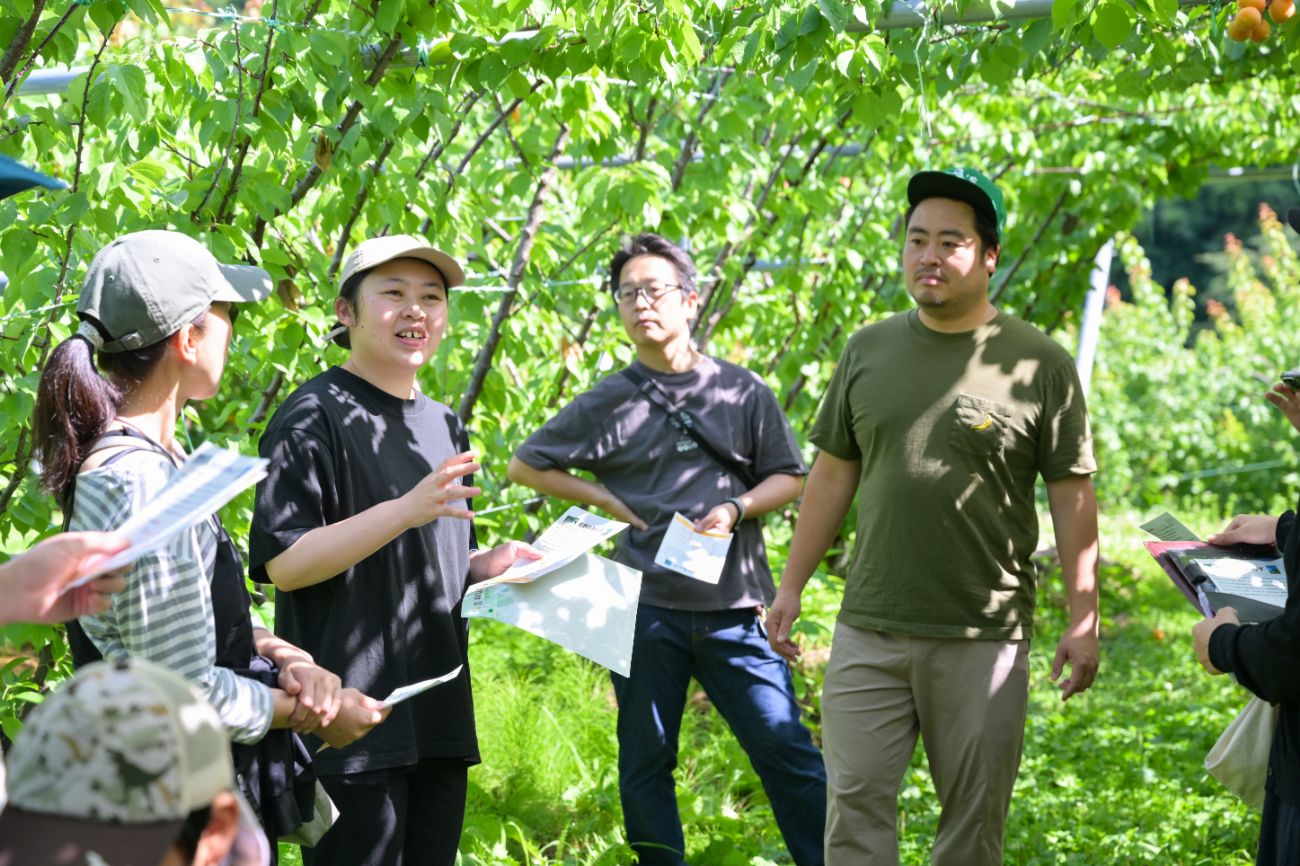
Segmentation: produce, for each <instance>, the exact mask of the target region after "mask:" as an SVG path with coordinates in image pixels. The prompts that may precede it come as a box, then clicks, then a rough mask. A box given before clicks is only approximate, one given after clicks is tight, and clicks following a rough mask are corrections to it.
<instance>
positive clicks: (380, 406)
mask: <svg viewBox="0 0 1300 866" xmlns="http://www.w3.org/2000/svg"><path fill="white" fill-rule="evenodd" d="M467 448H468V442H467V439H466V436H465V431H464V428H463V427H462V426H461V424H460V420H459V419H458V418H457V417H456V415H455V414H454V413H453V412H452V411H451V410H450V409H448V408H447V407H446V406H443V405H442V404H441V403H436V402H434V401H433V400H430V399H429V398H428V397H425V396H424V395H419V396H417V397H416V398H415V399H413V400H402V399H399V398H397V397H394V396H392V395H391V394H388V393H387V392H385V391H382V390H381V389H379V388H376V387H375V386H374V385H371V384H370V383H369V382H367V381H365V380H364V379H361V378H360V377H358V376H356V375H353V374H352V373H349V372H348V371H346V370H344V369H342V368H340V367H334V368H331V369H329V370H327V371H325V372H324V373H322V374H320V375H319V376H317V377H315V378H314V379H312V380H311V381H309V382H307V383H306V384H304V385H303V386H302V387H301V388H299V389H298V390H296V391H294V392H293V394H291V395H290V396H289V399H288V400H286V401H285V403H284V405H283V406H281V407H280V409H279V411H277V412H276V413H275V416H274V417H273V418H272V419H271V422H270V424H269V425H268V426H267V428H266V432H265V433H264V434H263V435H262V440H261V444H260V446H259V450H260V452H261V454H262V456H263V457H265V458H267V459H268V460H270V466H269V467H268V473H269V474H268V475H267V477H266V479H265V480H264V481H262V482H261V483H260V484H259V485H258V486H257V504H256V508H255V512H254V515H253V526H252V532H251V534H250V537H249V568H250V572H251V574H252V577H253V579H254V580H257V581H259V582H263V583H266V582H269V580H268V578H267V575H266V563H267V561H268V560H271V559H274V558H275V557H276V556H278V555H280V554H281V553H283V552H284V551H285V550H287V549H288V548H289V547H290V546H291V545H292V544H293V543H294V542H295V541H297V540H298V539H299V538H300V537H301V536H302V535H304V534H306V533H307V532H309V531H311V530H313V529H316V528H317V527H321V526H327V525H330V524H333V523H337V522H339V521H340V520H345V519H346V518H349V517H352V516H353V515H356V514H359V513H361V512H362V511H365V510H366V509H368V508H371V507H373V506H375V505H378V504H380V503H382V502H387V501H389V500H391V499H395V498H397V497H399V496H401V495H403V494H405V493H406V492H407V491H409V490H410V489H411V488H412V487H414V486H415V484H416V483H417V482H418V481H420V479H422V478H424V477H425V476H426V475H428V474H429V473H430V472H431V471H433V469H434V468H436V467H437V465H438V464H439V463H441V462H442V461H443V460H445V459H447V458H448V457H450V456H452V455H453V454H456V453H459V452H461V451H464V450H466V449H467ZM464 483H465V484H467V485H470V484H472V483H473V482H472V480H471V479H469V478H467V479H465V481H464ZM466 505H467V507H472V505H471V504H470V503H468V502H467V503H466ZM473 545H474V529H473V526H472V524H471V523H470V521H468V520H457V519H454V518H446V517H443V518H438V519H437V520H434V521H433V522H432V523H428V524H425V525H424V526H421V527H418V528H416V529H411V530H407V531H406V532H403V533H402V534H401V535H399V536H397V537H396V538H395V539H393V540H392V541H391V542H389V543H388V544H386V545H384V546H383V547H381V548H380V549H379V550H377V551H376V552H375V553H373V554H371V555H370V556H368V557H366V558H365V559H363V560H362V561H361V562H359V563H357V564H356V565H354V566H353V567H352V568H349V569H348V570H347V571H345V572H343V573H342V574H339V575H337V576H335V577H332V578H329V579H328V580H325V581H323V582H321V583H318V584H315V585H314V586H309V587H305V588H303V589H298V590H294V591H292V592H281V593H278V594H277V596H276V613H275V630H276V633H277V634H279V635H281V636H283V637H284V638H285V639H286V640H288V641H290V642H292V643H294V644H297V645H298V646H300V647H302V648H303V649H305V650H307V651H308V652H310V653H311V654H312V655H313V656H314V657H315V658H316V663H317V664H319V665H321V666H322V667H324V668H326V669H327V670H331V671H333V672H335V673H336V674H338V675H339V676H340V677H342V679H343V684H344V685H345V686H351V687H353V688H357V689H360V690H361V691H362V692H365V693H366V694H368V695H370V696H371V697H374V698H378V699H382V698H384V697H386V696H387V695H388V693H389V692H391V691H392V690H393V689H395V688H397V687H399V686H404V685H408V684H410V683H414V682H417V681H419V680H424V679H428V678H430V677H435V676H439V675H441V674H444V673H446V672H448V671H449V670H451V669H452V668H454V667H456V666H457V665H465V669H464V670H463V671H462V672H461V675H460V676H459V677H457V678H456V679H455V680H453V681H452V682H449V683H446V684H444V685H440V686H437V687H436V688H434V689H432V690H431V691H428V692H425V693H424V694H422V695H418V696H416V697H414V698H412V699H411V700H409V701H406V702H405V703H402V704H399V705H398V706H396V707H394V709H393V711H392V713H391V714H390V715H389V717H388V719H387V720H386V721H385V722H384V723H383V724H381V725H379V726H378V727H377V728H375V729H374V730H373V731H371V733H370V734H369V735H368V736H366V737H364V738H363V739H361V740H359V741H358V742H356V743H354V744H352V745H351V746H348V747H347V748H343V749H328V750H326V751H324V752H322V753H321V754H319V755H317V756H316V769H317V771H318V772H321V773H324V774H329V775H337V774H339V773H354V772H363V771H366V770H378V769H384V768H388V767H401V766H408V765H411V764H414V763H415V762H416V761H418V760H419V759H420V758H424V757H463V758H465V759H466V761H468V762H470V763H477V761H478V759H479V754H478V740H477V737H476V735H475V731H474V702H473V696H472V695H471V693H470V678H469V659H468V656H467V653H466V648H467V645H468V638H469V633H468V623H467V621H466V620H464V619H462V618H461V615H460V602H461V598H462V597H463V596H464V594H465V586H466V583H467V581H468V577H469V551H470V549H471V548H472V547H473ZM314 740H315V738H309V742H311V741H314ZM313 748H314V746H313Z"/></svg>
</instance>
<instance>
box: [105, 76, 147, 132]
mask: <svg viewBox="0 0 1300 866" xmlns="http://www.w3.org/2000/svg"><path fill="white" fill-rule="evenodd" d="M107 75H108V80H109V82H110V83H111V84H112V85H113V89H114V90H116V91H117V92H118V93H120V94H122V101H123V103H124V104H125V105H126V110H127V112H128V113H129V114H130V115H131V117H133V118H134V119H135V120H136V121H143V120H144V119H145V118H146V117H147V116H148V114H149V105H148V100H147V97H146V95H145V88H146V87H147V86H148V80H147V79H146V78H145V76H144V70H142V69H140V68H139V67H138V66H122V65H119V64H113V65H112V66H109V67H108V70H107Z"/></svg>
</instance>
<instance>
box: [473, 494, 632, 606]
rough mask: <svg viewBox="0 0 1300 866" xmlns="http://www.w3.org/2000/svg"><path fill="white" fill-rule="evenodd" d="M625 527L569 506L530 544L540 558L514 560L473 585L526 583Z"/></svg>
mask: <svg viewBox="0 0 1300 866" xmlns="http://www.w3.org/2000/svg"><path fill="white" fill-rule="evenodd" d="M624 529H627V524H626V523H623V522H622V521H618V520H610V519H608V518H605V517H599V516H597V515H595V514H592V513H591V512H590V511H587V510H585V509H582V508H579V507H578V506H576V505H574V506H571V507H570V508H569V510H568V511H566V512H564V514H563V515H561V517H560V519H559V520H557V521H555V522H554V523H552V524H551V525H550V526H549V527H548V528H547V530H546V531H545V532H543V533H542V534H541V535H540V536H538V537H537V540H536V541H534V542H533V547H534V548H536V549H537V550H539V551H541V554H542V558H541V559H536V560H530V561H521V562H516V563H515V564H514V565H512V566H510V567H509V568H507V569H506V570H505V571H504V572H502V573H501V575H500V576H498V577H494V578H492V579H491V580H485V581H483V582H482V583H478V584H475V587H474V588H475V589H483V588H485V587H489V586H495V585H497V584H499V583H529V582H531V581H534V580H536V579H537V578H539V577H541V576H542V575H544V574H549V573H550V572H552V571H555V570H556V569H557V568H560V567H562V566H565V565H567V564H569V563H570V562H573V560H575V559H577V558H578V557H579V556H581V555H582V554H584V553H586V552H587V551H588V550H591V548H593V547H595V546H596V545H597V544H599V543H600V542H602V541H604V540H605V539H607V538H612V537H614V536H615V535H618V534H619V533H620V532H622V531H623V530H624Z"/></svg>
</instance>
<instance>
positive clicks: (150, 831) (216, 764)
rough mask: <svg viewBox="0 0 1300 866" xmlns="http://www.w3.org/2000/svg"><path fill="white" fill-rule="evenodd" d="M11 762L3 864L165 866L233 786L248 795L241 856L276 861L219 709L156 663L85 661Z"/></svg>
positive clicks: (241, 860)
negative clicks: (189, 825) (239, 783)
mask: <svg viewBox="0 0 1300 866" xmlns="http://www.w3.org/2000/svg"><path fill="white" fill-rule="evenodd" d="M8 765H9V800H10V802H9V805H8V806H7V807H6V808H5V809H4V811H3V812H0V863H14V864H17V863H33V864H35V863H69V864H92V863H109V864H112V866H155V864H157V863H160V862H161V861H162V859H163V857H164V855H165V854H166V853H167V850H168V849H169V848H170V847H171V846H172V845H173V844H174V843H175V842H176V840H177V839H178V838H179V835H180V830H181V827H182V825H183V824H184V823H185V819H186V817H187V816H188V815H189V814H190V813H191V812H193V811H195V810H198V809H202V808H204V807H206V806H209V805H211V803H212V800H213V798H214V797H215V796H216V795H217V794H219V793H220V792H222V791H230V792H231V793H233V794H235V797H236V798H237V799H238V801H239V811H240V815H239V835H238V838H237V840H236V845H235V852H234V855H233V857H232V858H231V860H230V862H231V864H232V866H265V864H266V862H267V858H268V856H269V853H270V848H269V845H268V842H267V839H266V835H265V833H263V831H262V829H261V827H260V826H259V825H258V822H257V818H256V817H254V815H253V813H252V810H251V809H250V808H249V807H248V803H247V801H245V800H244V799H243V798H242V797H240V795H239V793H238V789H237V788H236V787H235V769H234V765H233V764H232V763H231V758H230V740H229V737H228V736H227V734H226V728H225V726H224V725H223V724H222V722H221V718H220V717H219V716H218V715H217V711H216V710H214V709H213V708H212V705H211V704H209V703H208V702H207V701H206V700H205V699H204V698H203V696H202V695H201V694H200V693H199V692H198V690H197V689H195V688H194V687H193V686H192V685H190V684H189V683H188V682H186V681H185V680H184V679H182V678H181V677H180V676H178V675H177V674H175V673H172V672H171V671H169V670H167V669H166V668H164V667H161V666H160V665H156V664H154V663H152V662H148V661H144V660H142V659H130V660H123V661H120V662H96V663H95V664H90V665H86V666H85V667H84V668H82V669H81V670H80V671H79V672H78V674H77V675H76V676H75V677H73V678H72V679H71V680H69V681H68V682H66V683H65V684H64V685H63V686H62V687H60V688H59V689H57V690H56V691H54V692H53V693H52V694H50V695H49V696H48V697H47V698H46V699H45V701H44V702H42V703H41V704H40V706H38V707H36V709H34V710H33V711H32V713H31V715H30V716H28V718H27V722H26V724H25V725H24V726H23V729H22V732H21V733H19V735H18V737H17V739H16V740H15V741H14V744H13V747H12V748H11V749H10V751H9V755H8Z"/></svg>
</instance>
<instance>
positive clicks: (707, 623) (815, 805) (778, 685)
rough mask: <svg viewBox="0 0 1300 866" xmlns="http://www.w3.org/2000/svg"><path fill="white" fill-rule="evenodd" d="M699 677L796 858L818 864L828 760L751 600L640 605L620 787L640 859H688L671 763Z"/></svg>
mask: <svg viewBox="0 0 1300 866" xmlns="http://www.w3.org/2000/svg"><path fill="white" fill-rule="evenodd" d="M692 676H694V677H695V679H697V680H698V681H699V683H700V685H701V686H703V687H704V691H705V693H706V694H708V696H709V699H710V700H711V701H712V702H713V705H714V706H715V707H717V708H718V712H719V713H721V714H722V717H723V718H724V719H725V720H726V721H727V724H728V725H730V726H731V730H732V732H733V733H734V734H735V735H736V739H737V740H739V741H740V745H741V747H743V748H744V750H745V752H746V753H747V754H748V755H749V760H750V763H751V764H753V766H754V770H755V771H756V772H757V773H758V777H759V779H760V780H761V781H762V783H763V790H764V791H766V792H767V797H768V800H770V801H771V803H772V812H773V813H774V814H775V816H776V823H777V826H778V827H780V828H781V835H782V836H783V837H784V838H785V844H786V847H787V848H788V849H789V850H790V855H791V856H792V857H793V858H794V862H795V863H796V864H798V866H821V863H822V834H823V832H824V830H825V826H826V768H825V765H824V764H823V763H822V756H821V752H819V751H818V750H817V748H816V747H815V746H814V745H813V743H812V737H811V736H809V734H808V729H807V728H805V727H804V725H803V723H802V721H800V718H799V705H798V703H797V702H796V701H795V696H794V682H793V680H792V679H791V677H790V669H789V668H788V667H787V666H786V663H785V661H784V660H783V659H782V658H781V657H780V656H778V655H777V654H776V653H775V652H773V651H772V648H771V647H770V646H769V645H768V642H767V634H766V632H765V631H764V630H763V624H762V623H761V622H759V619H758V616H757V614H756V613H755V612H754V610H753V609H752V608H747V609H742V610H720V611H703V612H701V611H686V610H669V609H667V608H662V607H653V606H651V605H646V604H643V605H641V608H640V610H639V611H638V612H637V620H636V635H635V638H634V642H633V645H632V675H631V676H630V677H622V676H619V675H618V674H612V675H611V677H612V679H613V681H614V694H615V696H616V697H617V698H618V789H619V796H620V798H621V799H622V801H623V821H624V824H625V826H626V828H627V837H628V842H629V843H631V845H632V847H633V848H634V849H635V850H636V851H637V854H638V856H639V857H640V862H641V863H642V866H650V864H654V866H660V864H663V866H682V864H684V863H685V862H686V861H685V860H684V859H683V856H684V854H685V852H686V844H685V839H684V838H683V836H682V822H681V817H680V815H679V814H678V812H677V797H676V791H675V789H674V783H673V770H674V769H675V768H676V767H677V735H678V733H679V732H680V730H681V726H682V710H683V709H684V707H685V704H686V690H687V687H688V685H689V684H690V679H691V677H692Z"/></svg>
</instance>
